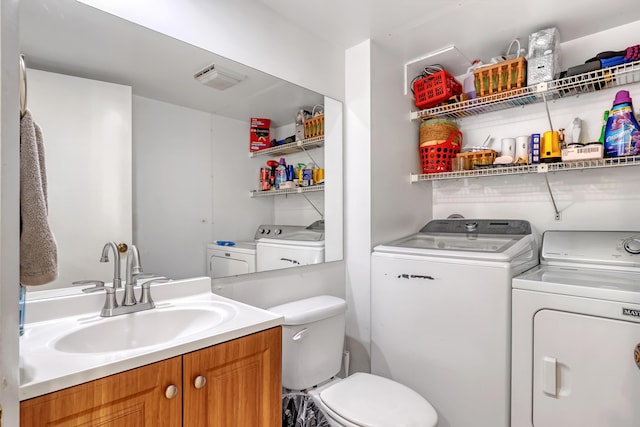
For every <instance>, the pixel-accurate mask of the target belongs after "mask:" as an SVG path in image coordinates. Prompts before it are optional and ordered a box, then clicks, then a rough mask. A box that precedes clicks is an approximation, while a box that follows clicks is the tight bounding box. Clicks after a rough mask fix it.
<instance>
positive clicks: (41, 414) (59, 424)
mask: <svg viewBox="0 0 640 427" xmlns="http://www.w3.org/2000/svg"><path fill="white" fill-rule="evenodd" d="M281 363H282V332H281V327H280V326H278V327H275V328H271V329H268V330H265V331H262V332H257V333H255V334H252V335H248V336H246V337H242V338H238V339H235V340H232V341H228V342H224V343H221V344H218V345H215V346H212V347H208V348H205V349H202V350H198V351H194V352H192V353H188V354H185V355H182V356H177V357H174V358H171V359H167V360H163V361H161V362H157V363H153V364H151V365H147V366H143V367H140V368H136V369H132V370H130V371H126V372H122V373H120V374H115V375H111V376H109V377H105V378H101V379H99V380H95V381H91V382H88V383H84V384H80V385H77V386H74V387H70V388H67V389H64V390H60V391H57V392H54V393H49V394H47V395H44V396H39V397H35V398H33V399H29V400H25V401H23V402H21V404H20V426H21V427H45V426H56V427H72V426H73V427H76V426H86V427H91V426H101V427H165V426H166V427H178V426H188V427H193V426H207V427H215V426H220V427H222V426H224V427H234V426H238V427H239V426H265V427H269V426H280V425H281V423H282V421H281V419H282V418H281V405H282V400H281V383H282V376H281ZM196 379H197V381H196ZM203 379H204V381H203ZM172 385H173V386H176V387H177V388H176V389H175V390H176V391H177V393H176V395H175V396H174V397H172V398H167V396H166V393H167V392H168V391H169V392H170V391H171V389H170V388H169V387H170V386H172ZM169 395H170V394H169Z"/></svg>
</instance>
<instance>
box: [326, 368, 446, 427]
mask: <svg viewBox="0 0 640 427" xmlns="http://www.w3.org/2000/svg"><path fill="white" fill-rule="evenodd" d="M320 399H322V401H323V402H324V404H325V405H327V406H328V407H329V409H331V410H332V411H334V412H335V413H337V414H339V415H340V416H341V417H343V418H345V419H346V420H348V421H350V422H352V423H354V424H357V425H359V426H363V427H378V426H380V427H387V426H394V427H433V426H435V425H436V423H437V421H438V414H437V413H436V411H435V409H433V406H431V404H429V402H427V401H426V399H424V398H423V397H422V396H420V395H419V394H418V393H416V392H415V391H413V390H412V389H410V388H409V387H406V386H404V385H402V384H400V383H397V382H395V381H391V380H389V379H387V378H384V377H379V376H377V375H372V374H365V373H361V372H359V373H355V374H353V375H351V376H349V377H347V378H345V379H343V380H342V381H340V382H338V383H336V384H335V385H333V386H331V387H329V388H327V389H325V390H323V391H322V392H321V393H320Z"/></svg>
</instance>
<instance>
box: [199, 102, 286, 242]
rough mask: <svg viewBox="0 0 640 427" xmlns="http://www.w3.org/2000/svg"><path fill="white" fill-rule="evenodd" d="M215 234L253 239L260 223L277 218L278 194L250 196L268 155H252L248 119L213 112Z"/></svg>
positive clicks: (268, 222) (231, 238)
mask: <svg viewBox="0 0 640 427" xmlns="http://www.w3.org/2000/svg"><path fill="white" fill-rule="evenodd" d="M211 129H212V137H211V138H212V139H211V143H212V151H211V163H212V165H213V167H212V170H211V178H210V179H211V180H212V182H213V187H212V188H213V199H212V200H211V203H212V208H211V209H212V212H213V223H212V225H213V230H212V231H213V234H212V236H211V240H230V241H241V240H253V236H254V233H255V231H256V229H257V228H258V226H259V225H260V224H271V223H273V221H274V217H275V213H274V202H275V200H274V199H275V198H266V197H265V198H255V199H252V198H250V197H249V192H250V190H255V189H257V188H258V183H259V178H260V174H259V171H260V167H262V166H266V163H265V162H266V161H267V160H268V159H269V158H268V157H253V158H250V157H249V118H247V121H239V120H233V119H227V118H225V117H220V116H216V115H211Z"/></svg>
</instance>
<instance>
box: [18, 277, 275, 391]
mask: <svg viewBox="0 0 640 427" xmlns="http://www.w3.org/2000/svg"><path fill="white" fill-rule="evenodd" d="M152 289H153V299H154V301H155V304H156V308H153V309H151V310H146V311H139V312H136V313H131V314H123V315H119V316H114V317H100V311H101V309H102V306H103V304H104V298H105V296H104V294H102V293H99V294H97V293H92V294H86V293H83V292H81V291H80V290H77V292H76V293H75V294H71V295H57V296H53V297H47V298H33V299H31V298H27V304H26V319H25V332H24V335H22V336H21V337H20V365H19V366H20V400H26V399H31V398H33V397H36V396H41V395H43V394H47V393H51V392H54V391H57V390H62V389H63V388H67V387H71V386H74V385H76V384H80V383H83V382H87V381H92V380H95V379H98V378H103V377H106V376H108V375H113V374H116V373H119V372H124V371H127V370H130V369H134V368H137V367H139V366H143V365H148V364H150V363H154V362H158V361H161V360H165V359H169V358H172V357H176V356H180V355H183V354H186V353H190V352H192V351H196V350H200V349H202V348H205V347H209V346H213V345H217V344H220V343H223V342H227V341H229V340H233V339H236V338H240V337H243V336H246V335H249V334H252V333H255V332H259V331H262V330H265V329H267V328H272V327H275V326H279V325H281V324H282V321H283V318H282V316H281V315H278V314H275V313H272V312H269V311H265V310H261V309H259V308H257V307H252V306H249V305H246V304H242V303H240V302H238V301H234V300H231V299H228V298H225V297H222V296H220V295H216V294H213V293H212V292H211V278H210V277H196V278H190V279H181V280H174V281H170V282H166V283H158V284H157V285H155V286H154V287H153V288H152ZM121 298H122V289H119V290H118V291H117V295H116V299H117V300H118V301H120V300H121Z"/></svg>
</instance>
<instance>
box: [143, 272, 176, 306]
mask: <svg viewBox="0 0 640 427" xmlns="http://www.w3.org/2000/svg"><path fill="white" fill-rule="evenodd" d="M170 280H171V279H169V278H168V277H163V276H158V277H155V278H153V279H151V280H147V281H146V282H144V283H143V284H142V293H141V294H140V301H139V302H140V304H145V303H149V304H151V305H153V306H155V304H154V303H153V299H152V298H151V285H152V284H154V283H164V282H168V281H170Z"/></svg>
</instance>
